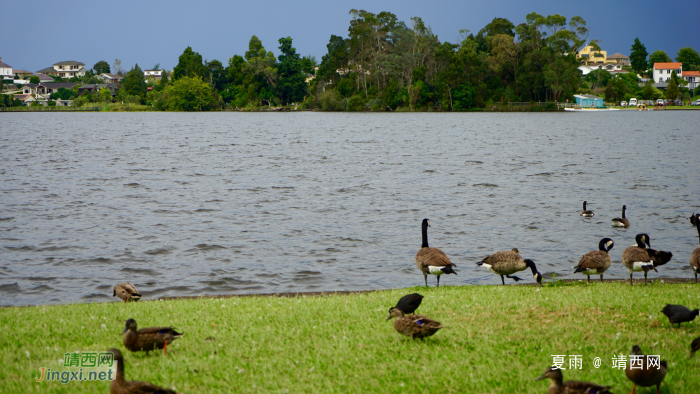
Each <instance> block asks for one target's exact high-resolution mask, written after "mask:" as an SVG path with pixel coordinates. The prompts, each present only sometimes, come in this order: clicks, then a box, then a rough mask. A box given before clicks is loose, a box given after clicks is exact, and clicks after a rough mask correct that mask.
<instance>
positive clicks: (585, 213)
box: [579, 201, 595, 218]
mask: <svg viewBox="0 0 700 394" xmlns="http://www.w3.org/2000/svg"><path fill="white" fill-rule="evenodd" d="M586 204H588V201H584V202H583V211H581V214H580V215H579V216H583V217H584V218H592V217H593V215H595V214H594V213H593V211H591V210H590V209H586Z"/></svg>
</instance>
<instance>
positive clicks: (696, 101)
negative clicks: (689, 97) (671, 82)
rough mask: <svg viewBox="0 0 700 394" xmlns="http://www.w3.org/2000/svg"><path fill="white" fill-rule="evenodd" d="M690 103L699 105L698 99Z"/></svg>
mask: <svg viewBox="0 0 700 394" xmlns="http://www.w3.org/2000/svg"><path fill="white" fill-rule="evenodd" d="M690 105H693V106H699V105H700V100H695V101H693V102H692V103H690Z"/></svg>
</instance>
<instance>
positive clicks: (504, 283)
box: [501, 275, 506, 286]
mask: <svg viewBox="0 0 700 394" xmlns="http://www.w3.org/2000/svg"><path fill="white" fill-rule="evenodd" d="M501 283H502V284H503V286H505V285H506V280H505V279H503V275H501Z"/></svg>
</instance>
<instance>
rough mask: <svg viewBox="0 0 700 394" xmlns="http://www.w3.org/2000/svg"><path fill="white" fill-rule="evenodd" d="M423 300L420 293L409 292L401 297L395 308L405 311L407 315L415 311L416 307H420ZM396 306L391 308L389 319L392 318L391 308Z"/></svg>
mask: <svg viewBox="0 0 700 394" xmlns="http://www.w3.org/2000/svg"><path fill="white" fill-rule="evenodd" d="M422 301H423V296H422V295H420V294H418V293H413V294H408V295H405V296H403V297H401V299H400V300H399V302H397V303H396V306H395V307H394V308H396V309H400V310H401V312H403V313H405V314H406V315H410V314H411V313H413V312H415V311H416V309H418V307H419V306H420V303H421V302H422ZM394 308H389V318H388V319H387V320H389V319H391V310H392V309H394Z"/></svg>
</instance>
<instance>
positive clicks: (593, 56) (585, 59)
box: [576, 45, 608, 66]
mask: <svg viewBox="0 0 700 394" xmlns="http://www.w3.org/2000/svg"><path fill="white" fill-rule="evenodd" d="M576 58H577V59H579V61H580V62H581V64H582V65H584V66H590V65H595V64H605V63H608V52H607V51H596V50H594V49H593V48H592V47H591V46H590V45H588V46H586V47H584V48H583V49H581V50H580V51H579V52H578V53H577V54H576Z"/></svg>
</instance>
